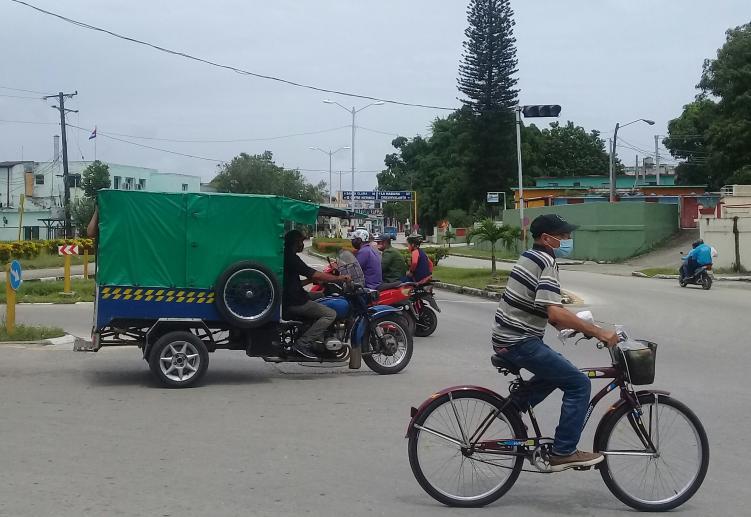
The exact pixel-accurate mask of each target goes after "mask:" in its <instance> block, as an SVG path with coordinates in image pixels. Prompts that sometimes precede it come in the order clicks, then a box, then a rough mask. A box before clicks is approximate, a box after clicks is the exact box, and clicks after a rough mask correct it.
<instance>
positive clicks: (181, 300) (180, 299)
mask: <svg viewBox="0 0 751 517" xmlns="http://www.w3.org/2000/svg"><path fill="white" fill-rule="evenodd" d="M183 300H185V297H184V296H178V297H177V303H183Z"/></svg>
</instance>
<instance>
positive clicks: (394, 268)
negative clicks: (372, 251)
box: [375, 233, 407, 284]
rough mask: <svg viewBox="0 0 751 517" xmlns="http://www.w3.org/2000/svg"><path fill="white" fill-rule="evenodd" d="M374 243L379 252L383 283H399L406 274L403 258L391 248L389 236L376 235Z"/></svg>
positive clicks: (383, 234) (385, 234) (384, 234)
mask: <svg viewBox="0 0 751 517" xmlns="http://www.w3.org/2000/svg"><path fill="white" fill-rule="evenodd" d="M375 241H376V243H377V244H378V249H379V250H380V251H381V272H382V273H383V282H384V283H388V284H390V283H393V282H399V281H400V280H401V279H402V277H404V276H406V274H407V264H406V263H405V262H404V257H403V256H402V254H401V253H399V251H397V250H396V249H394V247H393V246H391V236H389V235H388V234H387V233H382V234H381V235H377V236H376V238H375Z"/></svg>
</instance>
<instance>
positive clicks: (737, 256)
mask: <svg viewBox="0 0 751 517" xmlns="http://www.w3.org/2000/svg"><path fill="white" fill-rule="evenodd" d="M721 194H722V198H721V199H720V204H719V206H718V212H717V213H716V214H715V215H713V216H707V215H700V219H699V233H700V235H701V238H702V239H704V242H706V243H707V244H709V245H710V246H714V247H715V249H717V258H715V259H714V265H715V267H720V268H733V267H735V266H736V264H738V265H740V266H741V267H742V268H744V269H746V270H749V269H751V185H730V186H727V187H723V189H722V192H721Z"/></svg>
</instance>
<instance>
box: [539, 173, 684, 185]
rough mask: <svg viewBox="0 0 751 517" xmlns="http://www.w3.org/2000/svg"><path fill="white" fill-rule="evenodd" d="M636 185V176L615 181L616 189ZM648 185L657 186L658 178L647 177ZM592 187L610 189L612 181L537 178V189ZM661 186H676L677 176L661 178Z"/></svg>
mask: <svg viewBox="0 0 751 517" xmlns="http://www.w3.org/2000/svg"><path fill="white" fill-rule="evenodd" d="M576 183H578V185H576ZM635 183H636V177H634V176H618V177H617V178H616V179H615V185H616V188H632V187H633V186H634V184H635ZM646 183H647V184H650V183H654V184H655V185H656V184H657V177H656V176H652V175H649V176H647V179H646ZM553 184H555V185H554V186H557V187H591V188H609V187H610V180H609V178H608V177H607V176H562V177H558V178H535V187H549V186H552V185H553ZM638 184H640V185H643V184H644V178H643V177H641V176H640V177H639V182H638ZM660 185H661V186H662V185H675V176H660Z"/></svg>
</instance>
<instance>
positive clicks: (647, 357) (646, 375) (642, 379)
mask: <svg viewBox="0 0 751 517" xmlns="http://www.w3.org/2000/svg"><path fill="white" fill-rule="evenodd" d="M632 343H639V344H641V345H643V348H630V349H625V350H624V349H622V348H620V347H618V348H616V349H615V358H616V363H617V364H618V366H620V367H621V368H623V369H624V370H626V374H627V375H628V377H629V380H630V382H631V384H652V383H653V382H654V381H655V358H656V356H657V343H652V342H651V341H645V340H641V339H637V340H635V341H632Z"/></svg>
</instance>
